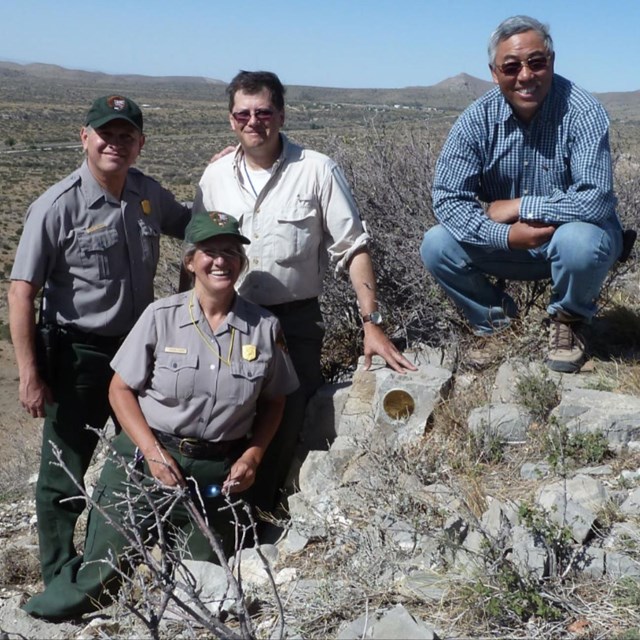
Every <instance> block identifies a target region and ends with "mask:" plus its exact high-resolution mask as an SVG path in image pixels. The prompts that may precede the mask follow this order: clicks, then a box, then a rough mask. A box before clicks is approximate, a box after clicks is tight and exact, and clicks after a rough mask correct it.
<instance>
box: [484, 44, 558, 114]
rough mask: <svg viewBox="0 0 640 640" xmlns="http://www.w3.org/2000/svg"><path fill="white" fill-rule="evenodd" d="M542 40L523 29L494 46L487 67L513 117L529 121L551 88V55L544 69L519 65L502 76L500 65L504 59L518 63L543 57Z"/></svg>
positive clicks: (543, 46) (544, 49) (545, 52)
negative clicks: (490, 64) (511, 110)
mask: <svg viewBox="0 0 640 640" xmlns="http://www.w3.org/2000/svg"><path fill="white" fill-rule="evenodd" d="M547 55H548V52H547V50H546V48H545V45H544V40H543V38H542V36H540V34H538V33H536V32H535V31H525V32H523V33H517V34H516V35H513V36H511V37H510V38H507V39H506V40H503V41H502V42H500V43H499V44H498V46H497V48H496V59H495V65H494V66H493V67H491V75H492V77H493V81H494V82H495V83H496V84H497V85H498V86H499V87H500V91H502V95H504V97H505V99H506V100H507V102H508V103H509V104H510V105H511V107H512V109H513V111H514V113H515V114H516V116H517V117H518V118H519V119H520V120H522V121H523V122H525V123H529V122H531V120H532V119H533V117H534V116H535V115H536V113H537V112H538V110H539V109H540V107H541V106H542V103H543V102H544V99H545V98H546V97H547V94H548V93H549V90H550V89H551V83H552V81H553V61H554V60H553V55H551V57H550V58H549V61H548V65H547V67H546V69H543V70H541V71H536V72H533V71H531V69H529V67H527V66H525V65H522V66H521V67H520V70H519V72H518V73H517V74H516V75H513V76H509V75H505V74H504V73H503V72H502V71H501V70H500V67H501V66H502V65H503V64H505V63H508V62H521V61H527V60H529V59H531V58H532V57H533V58H538V57H541V56H542V57H544V56H547Z"/></svg>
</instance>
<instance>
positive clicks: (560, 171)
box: [539, 159, 573, 196]
mask: <svg viewBox="0 0 640 640" xmlns="http://www.w3.org/2000/svg"><path fill="white" fill-rule="evenodd" d="M543 177H544V185H543V188H542V189H541V190H540V191H539V193H540V194H543V195H546V196H552V195H554V194H558V193H559V192H560V194H561V195H562V194H565V193H566V192H567V191H568V189H569V187H570V186H571V184H573V179H572V177H571V167H570V166H569V162H568V160H567V161H563V160H562V159H560V160H556V161H554V162H551V163H548V164H545V165H543Z"/></svg>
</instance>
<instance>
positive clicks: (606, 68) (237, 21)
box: [0, 0, 640, 92]
mask: <svg viewBox="0 0 640 640" xmlns="http://www.w3.org/2000/svg"><path fill="white" fill-rule="evenodd" d="M109 7H113V8H111V9H109ZM517 13H527V14H530V15H533V16H534V17H535V18H537V19H539V20H541V21H543V22H546V23H548V24H549V25H550V26H551V34H552V36H553V38H554V43H555V49H556V71H557V72H558V73H560V74H562V75H565V76H566V77H568V78H570V79H571V80H574V81H575V82H577V83H578V84H580V85H582V86H583V87H585V88H586V89H588V90H590V91H595V92H602V91H636V90H640V37H639V34H638V31H639V30H640V0H538V1H537V2H531V1H530V0H529V1H528V2H522V1H519V0H262V1H259V0H225V1H224V2H222V1H220V0H179V1H177V0H128V1H127V2H123V1H118V0H116V1H114V2H108V1H105V0H100V1H98V0H82V1H80V0H58V1H57V2H56V1H54V0H0V59H2V60H11V61H13V62H20V63H27V62H46V63H51V64H58V65H60V66H63V67H67V68H71V69H84V70H89V71H103V72H106V73H139V74H144V75H181V76H182V75H193V76H206V77H210V78H216V79H219V80H223V81H225V82H226V81H229V80H230V79H231V77H233V75H235V73H236V72H237V71H238V70H239V69H250V70H255V69H268V70H271V71H275V72H276V73H278V75H279V76H280V78H281V80H282V81H283V82H284V83H285V84H302V85H318V86H333V87H376V88H386V87H405V86H411V85H422V86H428V85H432V84H436V83H437V82H440V81H441V80H444V79H445V78H449V77H451V76H455V75H457V74H458V73H461V72H465V73H469V74H470V75H473V76H476V77H479V78H483V79H486V80H490V75H489V72H488V68H487V58H486V43H487V40H488V38H489V35H490V33H491V31H493V29H494V28H495V27H496V26H497V24H498V23H499V22H500V21H501V20H502V19H503V18H506V17H508V16H510V15H514V14H517Z"/></svg>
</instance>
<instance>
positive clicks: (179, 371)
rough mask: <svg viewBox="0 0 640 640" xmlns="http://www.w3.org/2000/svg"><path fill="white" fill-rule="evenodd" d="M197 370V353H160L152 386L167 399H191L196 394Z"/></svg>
mask: <svg viewBox="0 0 640 640" xmlns="http://www.w3.org/2000/svg"><path fill="white" fill-rule="evenodd" d="M197 371H198V356H197V355H195V354H193V355H192V354H186V353H185V354H182V353H164V352H162V353H158V354H157V357H156V362H155V366H154V371H153V380H152V382H151V386H152V387H153V389H154V390H155V391H156V392H157V393H158V394H160V395H161V396H163V398H165V399H176V400H189V399H190V398H192V397H193V394H194V390H195V385H196V373H197Z"/></svg>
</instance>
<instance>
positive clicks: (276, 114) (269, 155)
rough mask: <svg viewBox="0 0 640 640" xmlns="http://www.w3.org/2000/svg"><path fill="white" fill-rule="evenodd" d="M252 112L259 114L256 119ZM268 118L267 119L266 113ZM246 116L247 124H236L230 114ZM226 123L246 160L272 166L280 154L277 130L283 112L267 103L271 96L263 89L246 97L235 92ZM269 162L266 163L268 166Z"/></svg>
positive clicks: (235, 120)
mask: <svg viewBox="0 0 640 640" xmlns="http://www.w3.org/2000/svg"><path fill="white" fill-rule="evenodd" d="M256 111H257V112H258V114H260V115H261V117H260V118H257V117H256ZM269 112H271V116H270V117H268V113H269ZM234 113H235V114H240V115H244V114H246V115H248V116H249V120H248V121H247V122H242V121H238V120H237V119H236V118H235V117H234V115H233V114H234ZM229 122H230V124H231V128H232V129H233V131H234V133H235V134H236V137H237V138H238V140H239V142H240V144H241V145H242V148H243V150H244V152H245V154H246V155H247V158H248V159H249V160H252V159H255V160H256V161H261V162H258V163H257V164H259V165H260V166H262V164H264V163H265V162H266V163H267V165H268V166H270V164H273V163H274V162H275V161H276V160H277V159H278V156H279V155H280V129H281V127H282V125H283V124H284V110H279V109H277V108H276V107H275V106H274V105H273V103H272V102H271V93H270V92H269V90H268V89H266V88H265V89H263V90H262V91H260V92H259V93H255V94H250V93H246V92H245V91H243V90H239V91H236V94H235V96H234V98H233V109H232V111H231V113H230V114H229ZM269 162H270V164H268V163H269Z"/></svg>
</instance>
